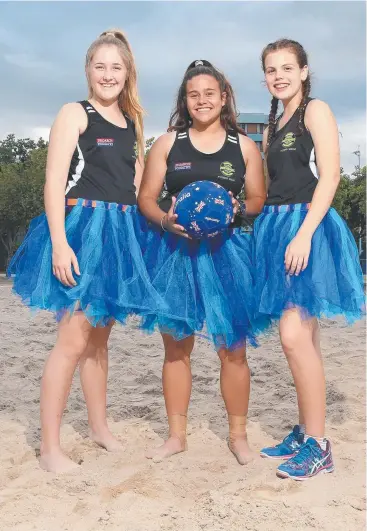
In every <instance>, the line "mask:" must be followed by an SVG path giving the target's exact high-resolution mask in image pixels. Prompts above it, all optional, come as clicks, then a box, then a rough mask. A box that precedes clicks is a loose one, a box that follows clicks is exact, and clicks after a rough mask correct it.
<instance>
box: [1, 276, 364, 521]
mask: <svg viewBox="0 0 367 531" xmlns="http://www.w3.org/2000/svg"><path fill="white" fill-rule="evenodd" d="M321 326H322V331H321V333H322V348H323V352H324V359H325V370H326V376H327V382H328V383H327V434H328V436H329V437H330V438H331V441H332V444H333V451H334V461H335V467H336V471H335V472H334V473H333V474H328V475H324V476H319V477H316V478H314V479H312V480H310V481H308V482H304V483H301V482H293V481H291V480H281V479H278V478H277V477H276V476H275V468H276V466H277V463H276V462H271V461H269V460H264V459H259V460H258V461H257V462H254V463H251V464H250V465H248V466H246V467H243V466H242V467H241V466H240V465H238V464H237V461H236V460H235V459H234V457H233V456H232V454H231V453H230V452H229V451H228V448H227V446H226V435H227V433H226V414H225V409H224V406H223V402H222V399H221V397H220V393H219V362H218V359H217V356H216V354H215V352H214V351H213V350H212V348H211V347H210V346H209V344H207V343H206V342H205V341H204V340H202V339H199V340H198V341H197V344H196V347H195V350H194V353H193V356H192V361H193V363H192V366H193V375H194V378H193V393H192V400H191V406H190V412H189V437H188V445H189V451H188V452H186V453H184V454H180V455H179V456H175V457H173V458H171V459H170V460H168V461H164V462H161V463H152V462H151V461H148V460H146V459H145V458H144V452H145V450H146V449H147V448H149V447H150V446H152V445H157V444H159V443H160V442H161V441H162V438H163V437H164V436H165V433H166V422H165V410H164V402H163V397H162V393H161V382H160V373H161V364H162V345H161V339H160V336H159V335H158V334H155V335H153V336H146V335H143V334H141V333H140V332H139V331H137V330H136V329H135V328H134V325H133V324H131V325H130V326H128V327H126V328H122V327H120V326H118V325H117V326H115V328H114V330H113V332H112V336H111V340H110V376H109V394H108V416H109V421H110V427H111V429H112V431H113V432H114V433H115V434H117V436H118V437H119V439H121V441H122V442H123V443H124V446H125V450H124V451H123V452H121V453H118V454H109V453H107V452H106V451H104V450H102V449H100V448H99V447H97V446H96V445H95V444H94V443H93V442H91V441H90V440H89V439H88V438H87V422H86V420H87V416H86V409H85V405H84V401H83V396H82V393H81V388H80V383H79V379H78V375H75V379H74V382H73V387H72V393H71V396H70V399H69V402H68V406H67V411H66V413H65V416H64V422H63V427H62V440H63V446H64V448H65V450H66V452H67V454H68V455H69V456H71V457H72V458H73V459H74V460H76V461H77V462H79V463H81V467H80V469H78V470H76V471H73V472H72V473H69V474H66V475H64V476H55V475H53V474H50V473H47V472H45V471H43V470H41V469H40V468H39V466H38V459H37V457H38V455H39V411H38V410H39V385H40V378H41V373H42V369H43V364H44V361H45V359H46V357H47V353H48V351H49V350H50V349H51V348H52V346H53V344H54V341H55V333H56V325H55V322H54V320H53V318H52V316H51V315H50V314H47V313H40V314H37V315H36V316H35V317H31V316H30V312H29V310H28V309H27V308H24V307H23V306H22V305H21V304H20V302H19V301H18V300H17V299H16V298H15V297H14V296H13V295H11V288H10V285H9V284H8V283H6V282H4V281H2V282H0V382H1V384H0V426H1V429H0V448H1V452H0V530H1V531H15V530H17V531H30V530H37V531H66V530H69V531H100V530H101V531H103V530H108V531H115V530H116V531H117V530H118V531H168V530H172V531H202V530H205V531H227V530H228V531H240V530H241V531H243V530H252V531H268V530H269V531H270V530H278V529H282V530H283V531H291V530H292V531H294V530H304V529H316V530H328V531H329V530H330V531H339V530H340V531H341V530H343V531H346V530H348V531H349V530H351V531H352V530H353V531H359V530H361V531H362V530H364V529H365V518H366V512H365V510H366V505H365V502H366V499H365V479H366V471H365V436H366V430H365V328H364V323H359V324H357V325H354V326H353V327H351V328H349V327H346V326H345V325H344V324H343V323H342V322H336V321H328V322H322V323H321ZM248 357H249V364H250V367H251V372H252V391H251V401H250V412H249V427H248V431H249V438H250V440H251V442H252V445H253V448H254V449H255V450H260V448H261V447H263V446H264V445H267V444H271V443H273V442H275V441H277V440H279V439H280V438H282V437H283V436H284V434H285V433H286V432H287V431H288V430H289V429H290V428H291V427H292V425H293V423H295V421H296V419H297V416H296V400H295V390H294V386H293V384H292V381H291V377H290V374H289V371H288V368H287V364H286V362H285V359H284V356H283V355H282V352H281V349H280V347H279V341H278V337H277V334H276V332H274V334H273V335H271V336H270V337H268V338H266V339H264V341H263V344H262V346H261V347H260V348H259V349H250V350H249V353H248Z"/></svg>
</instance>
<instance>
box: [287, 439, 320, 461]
mask: <svg viewBox="0 0 367 531" xmlns="http://www.w3.org/2000/svg"><path fill="white" fill-rule="evenodd" d="M309 456H312V457H313V458H316V459H319V457H320V456H319V453H318V447H317V446H314V445H312V444H308V443H307V442H305V443H304V444H302V446H301V448H300V449H299V450H298V453H297V454H296V455H295V457H292V462H293V463H296V464H297V465H301V464H302V463H303V462H304V461H306V459H307V458H308V457H309Z"/></svg>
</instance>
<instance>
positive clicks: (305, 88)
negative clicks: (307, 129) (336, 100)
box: [261, 39, 311, 147]
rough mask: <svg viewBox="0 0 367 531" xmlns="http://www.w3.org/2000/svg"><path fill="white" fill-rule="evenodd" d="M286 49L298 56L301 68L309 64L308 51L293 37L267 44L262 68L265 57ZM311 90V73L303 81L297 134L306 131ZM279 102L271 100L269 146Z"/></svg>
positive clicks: (263, 53) (262, 59)
mask: <svg viewBox="0 0 367 531" xmlns="http://www.w3.org/2000/svg"><path fill="white" fill-rule="evenodd" d="M284 49H288V50H290V51H291V52H292V53H294V55H295V56H296V58H297V63H298V66H299V67H300V68H303V67H304V66H308V57H307V53H306V51H305V49H304V48H303V46H302V45H301V44H300V43H299V42H297V41H292V40H291V39H279V40H277V41H275V42H271V43H270V44H268V45H267V46H265V48H264V49H263V51H262V54H261V63H262V68H263V71H264V72H265V59H266V57H267V55H268V54H269V53H271V52H277V51H278V50H284ZM310 92H311V78H310V74H308V76H307V78H306V80H305V81H302V99H301V103H300V104H299V107H298V108H299V120H298V126H297V131H296V136H300V135H301V134H302V133H303V131H304V117H305V110H306V106H307V99H308V97H309V95H310ZM278 103H279V100H278V99H277V98H275V97H274V96H273V98H272V100H271V108H270V113H269V129H268V140H267V147H268V146H269V145H270V143H271V141H272V140H273V137H274V134H275V127H276V115H277V111H278Z"/></svg>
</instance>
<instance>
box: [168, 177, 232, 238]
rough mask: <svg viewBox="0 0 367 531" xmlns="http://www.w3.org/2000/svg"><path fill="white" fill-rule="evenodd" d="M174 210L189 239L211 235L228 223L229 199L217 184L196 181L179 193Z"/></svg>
mask: <svg viewBox="0 0 367 531" xmlns="http://www.w3.org/2000/svg"><path fill="white" fill-rule="evenodd" d="M174 212H175V214H177V215H178V218H177V222H176V223H178V224H179V225H182V226H183V227H184V228H185V230H186V231H187V233H188V234H189V235H190V236H191V237H192V238H212V237H214V236H217V235H218V234H220V233H221V232H223V231H224V230H225V229H226V228H228V225H229V224H230V223H231V220H232V217H233V206H232V198H231V196H230V195H229V193H228V192H227V190H226V189H225V188H223V186H220V185H219V184H216V183H213V182H211V181H197V182H194V183H191V184H189V185H187V186H185V188H184V189H183V190H182V191H181V192H180V193H179V194H178V196H177V199H176V204H175V207H174Z"/></svg>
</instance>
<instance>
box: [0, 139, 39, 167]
mask: <svg viewBox="0 0 367 531" xmlns="http://www.w3.org/2000/svg"><path fill="white" fill-rule="evenodd" d="M46 146H47V143H46V142H45V141H44V140H43V139H42V138H40V139H39V140H38V142H37V144H36V142H35V141H34V140H32V139H31V138H18V139H16V138H15V135H13V134H10V135H8V136H7V137H6V138H5V140H1V141H0V169H1V170H2V168H3V165H4V164H12V163H15V162H26V161H27V159H28V157H29V155H30V153H31V152H32V151H33V150H34V149H36V148H37V147H38V148H43V147H46Z"/></svg>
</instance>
